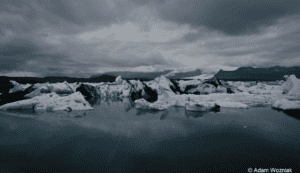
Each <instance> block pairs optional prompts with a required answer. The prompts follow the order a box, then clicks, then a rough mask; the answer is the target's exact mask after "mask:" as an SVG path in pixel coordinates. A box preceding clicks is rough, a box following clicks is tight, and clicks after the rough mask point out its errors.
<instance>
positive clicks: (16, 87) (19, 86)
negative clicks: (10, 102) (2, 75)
mask: <svg viewBox="0 0 300 173" xmlns="http://www.w3.org/2000/svg"><path fill="white" fill-rule="evenodd" d="M9 82H10V83H12V84H13V85H14V87H13V88H11V89H10V90H9V93H13V92H17V91H24V90H25V89H26V88H28V87H30V86H31V84H25V85H24V84H19V83H18V82H16V81H14V80H11V81H9Z"/></svg>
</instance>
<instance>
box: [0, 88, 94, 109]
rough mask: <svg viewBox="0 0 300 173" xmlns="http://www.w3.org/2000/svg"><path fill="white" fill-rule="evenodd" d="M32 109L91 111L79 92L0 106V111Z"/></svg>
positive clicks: (51, 95) (43, 96)
mask: <svg viewBox="0 0 300 173" xmlns="http://www.w3.org/2000/svg"><path fill="white" fill-rule="evenodd" d="M10 109H34V110H47V111H50V110H53V111H56V110H66V111H72V110H89V109H93V108H92V107H91V105H90V104H89V103H88V102H87V101H86V100H85V99H84V97H83V95H82V94H81V93H80V92H76V93H73V94H71V95H69V96H65V97H60V96H59V95H57V94H56V93H50V94H43V95H41V96H37V97H34V98H32V99H28V100H21V101H17V102H13V103H8V104H5V105H2V106H0V110H10Z"/></svg>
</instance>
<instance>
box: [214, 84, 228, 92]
mask: <svg viewBox="0 0 300 173" xmlns="http://www.w3.org/2000/svg"><path fill="white" fill-rule="evenodd" d="M216 93H227V88H225V87H223V86H221V85H219V86H218V87H217V88H216Z"/></svg>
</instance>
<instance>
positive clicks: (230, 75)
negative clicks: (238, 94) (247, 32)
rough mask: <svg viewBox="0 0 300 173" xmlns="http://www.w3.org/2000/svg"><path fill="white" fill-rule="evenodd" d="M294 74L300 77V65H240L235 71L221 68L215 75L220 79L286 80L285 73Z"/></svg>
mask: <svg viewBox="0 0 300 173" xmlns="http://www.w3.org/2000/svg"><path fill="white" fill-rule="evenodd" d="M292 74H294V75H295V76H296V77H297V78H300V67H299V66H295V67H281V66H272V67H268V68H253V67H240V68H238V69H237V70H234V71H224V70H220V71H219V72H218V73H217V74H215V77H217V78H218V79H220V80H232V81H256V80H260V81H276V80H285V78H284V76H285V75H292Z"/></svg>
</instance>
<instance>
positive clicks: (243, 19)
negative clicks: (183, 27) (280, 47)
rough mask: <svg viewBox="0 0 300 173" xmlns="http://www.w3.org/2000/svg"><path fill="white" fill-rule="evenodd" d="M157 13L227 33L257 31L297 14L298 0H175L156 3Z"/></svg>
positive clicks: (241, 33) (170, 19) (179, 22)
mask: <svg viewBox="0 0 300 173" xmlns="http://www.w3.org/2000/svg"><path fill="white" fill-rule="evenodd" d="M157 8H158V9H159V13H160V17H161V18H162V19H164V20H167V21H172V22H176V23H178V24H187V23H188V24H189V25H191V26H193V27H195V28H196V27H198V26H204V27H206V28H208V29H209V30H217V31H220V32H223V33H225V34H228V35H245V34H252V33H256V32H257V31H258V30H259V29H260V27H267V26H271V25H274V24H276V22H277V19H279V18H282V17H286V16H292V15H294V14H299V12H300V1H298V0H285V1H282V0H259V1H257V0H255V1H254V0H235V1H234V0H175V1H166V2H165V3H163V4H157Z"/></svg>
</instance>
